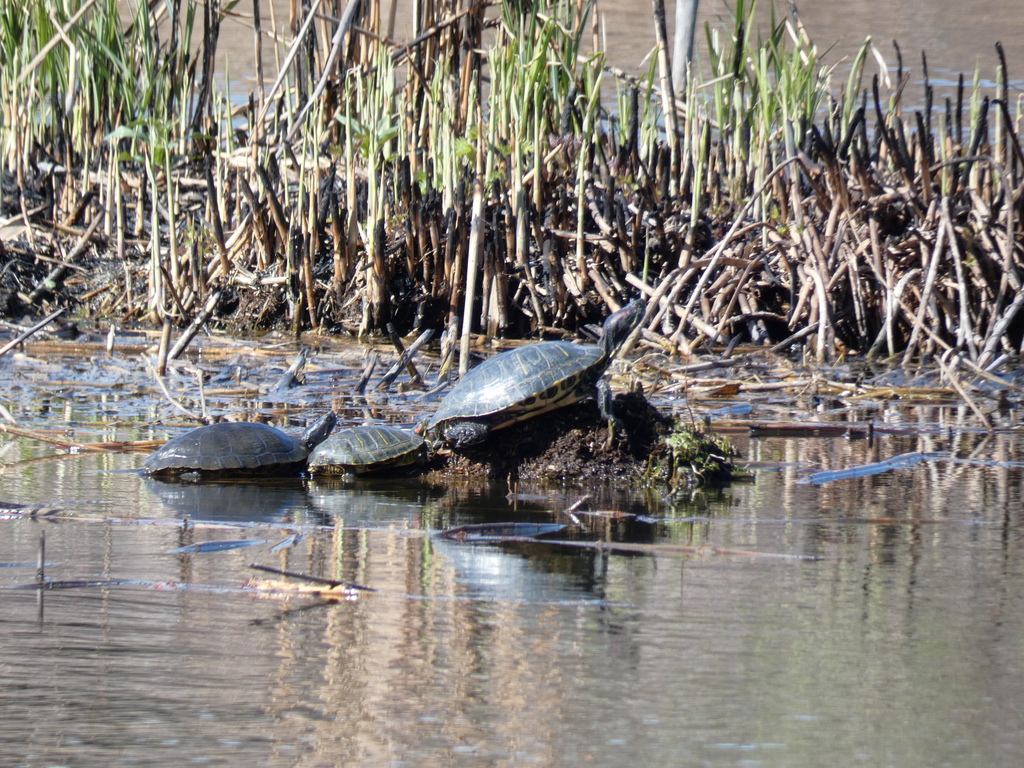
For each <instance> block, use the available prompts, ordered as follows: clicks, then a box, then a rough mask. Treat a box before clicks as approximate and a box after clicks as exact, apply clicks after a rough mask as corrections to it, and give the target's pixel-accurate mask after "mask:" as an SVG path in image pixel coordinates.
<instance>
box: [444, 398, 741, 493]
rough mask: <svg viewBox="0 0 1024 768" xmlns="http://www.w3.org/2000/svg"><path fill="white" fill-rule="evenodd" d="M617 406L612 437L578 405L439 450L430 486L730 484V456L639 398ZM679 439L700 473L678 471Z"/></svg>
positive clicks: (590, 405) (592, 412) (592, 406)
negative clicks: (460, 481) (697, 459)
mask: <svg viewBox="0 0 1024 768" xmlns="http://www.w3.org/2000/svg"><path fill="white" fill-rule="evenodd" d="M614 404H615V413H616V415H617V416H618V418H619V420H620V422H621V423H620V424H619V425H616V426H615V427H614V428H613V429H612V434H611V435H609V427H608V422H607V421H605V420H604V419H603V418H602V417H601V413H600V411H599V410H598V407H597V404H596V403H594V402H593V401H586V402H582V403H576V404H575V405H571V406H568V407H566V408H561V409H559V410H557V411H554V412H552V413H548V414H544V415H543V416H540V417H538V418H533V419H529V420H527V421H524V422H521V423H519V424H514V425H512V426H510V427H507V428H506V429H502V430H500V431H498V432H495V433H494V434H492V435H491V437H490V438H489V439H488V440H486V441H485V442H484V443H481V444H479V445H473V446H467V447H466V448H463V449H461V450H460V451H458V452H455V451H453V450H450V449H442V450H441V451H440V452H439V453H438V455H437V456H436V457H435V458H434V461H433V463H432V471H431V472H430V474H429V475H428V479H430V480H432V481H437V482H445V481H447V480H450V479H451V478H452V477H466V476H468V477H478V478H483V479H487V480H493V481H507V482H508V483H509V484H510V485H512V484H514V483H543V484H551V483H555V484H560V485H578V484H583V483H587V482H598V483H607V482H617V483H627V484H631V485H636V486H640V485H644V484H657V483H664V484H666V485H668V486H669V487H670V489H671V490H675V489H676V488H677V487H679V486H686V487H689V486H693V485H699V484H701V483H704V482H708V481H711V480H717V481H723V480H727V479H728V478H729V476H730V474H731V471H732V464H731V458H732V451H731V449H728V448H726V447H725V446H724V445H723V444H721V443H719V442H717V441H715V440H713V439H712V438H707V437H705V436H703V435H701V434H700V433H698V432H692V431H691V430H690V428H689V427H688V426H687V425H684V424H683V423H682V422H681V421H679V420H678V419H676V418H674V417H672V416H669V415H666V414H664V413H662V412H661V411H659V410H658V409H657V408H655V407H654V406H653V405H651V404H650V403H649V402H648V401H647V399H646V398H645V397H644V395H643V392H642V391H639V390H637V391H634V392H629V393H624V394H619V395H616V396H615V400H614ZM683 434H686V435H689V438H688V439H687V441H686V445H687V446H688V448H689V449H691V450H694V451H695V452H696V453H702V454H705V455H706V458H705V459H702V462H701V464H700V466H701V469H700V471H693V472H679V471H676V468H677V467H679V466H680V464H681V459H680V456H679V453H678V451H679V445H680V443H679V439H678V438H679V436H680V435H683ZM711 455H718V456H720V458H718V459H714V458H710V456H711ZM687 466H689V459H687Z"/></svg>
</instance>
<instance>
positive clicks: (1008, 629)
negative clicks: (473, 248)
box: [0, 349, 1024, 768]
mask: <svg viewBox="0 0 1024 768" xmlns="http://www.w3.org/2000/svg"><path fill="white" fill-rule="evenodd" d="M32 352H33V351H32V350H31V349H30V350H29V353H28V354H27V355H25V356H22V357H20V358H18V359H15V360H7V359H5V360H4V361H2V362H0V366H2V367H3V370H2V371H0V373H3V374H4V375H5V376H6V377H7V381H15V382H17V381H20V382H21V384H20V386H23V387H26V388H28V386H29V384H31V385H32V386H33V387H35V391H36V393H37V394H38V388H39V380H38V377H39V376H40V375H41V373H40V371H41V370H43V369H42V368H41V366H43V365H44V361H43V358H40V357H38V356H36V355H34V354H32ZM289 357H290V353H289V352H288V351H287V350H284V349H282V350H281V351H280V354H279V355H277V356H272V355H269V354H264V355H263V357H262V358H261V359H262V360H263V368H262V369H259V368H258V367H257V366H256V365H255V364H254V360H253V359H251V358H249V357H246V356H244V355H242V356H239V357H236V358H233V359H232V361H231V363H230V366H235V367H240V368H241V369H242V370H243V371H245V372H248V373H245V374H243V375H240V377H239V378H238V382H237V383H236V385H235V386H236V388H235V389H233V390H231V392H233V393H234V394H230V393H228V394H220V395H217V394H216V393H213V394H210V393H208V395H209V397H210V400H209V403H208V404H209V406H210V407H211V408H213V409H217V408H228V407H230V406H231V405H232V404H233V405H234V406H235V407H237V408H238V409H239V410H240V411H245V410H249V411H252V412H255V413H269V414H272V413H282V412H283V413H286V414H288V416H287V417H285V420H286V421H288V420H291V421H295V422H297V423H296V425H295V428H298V427H299V426H301V424H299V423H298V422H301V421H302V420H303V418H304V415H305V414H306V413H309V414H312V413H314V412H317V411H319V410H321V409H322V408H323V407H326V406H327V404H329V403H330V402H332V401H334V400H336V399H337V398H338V397H340V396H339V395H338V392H339V391H342V390H343V389H344V387H343V386H341V384H340V383H339V382H338V381H337V377H338V376H340V375H341V374H338V373H337V371H339V370H345V371H347V370H348V367H346V366H345V365H342V364H341V363H340V362H339V361H337V360H335V359H333V358H332V357H331V355H330V350H326V351H324V352H322V353H321V354H320V355H319V356H318V355H314V356H313V357H312V360H313V365H312V369H311V370H310V371H309V376H308V378H307V384H306V385H305V386H304V387H300V388H298V390H297V391H294V392H292V393H291V394H289V395H288V396H287V397H286V398H285V399H286V401H285V402H281V401H277V400H275V399H274V398H271V397H268V396H267V395H266V394H265V391H264V390H261V389H260V385H261V382H262V383H263V385H264V387H265V384H266V382H272V381H273V380H274V379H275V378H276V376H275V372H276V368H277V367H283V366H285V365H287V363H288V362H289ZM203 359H204V360H206V361H207V362H206V363H205V364H206V365H209V366H210V367H212V368H216V367H218V365H219V366H221V367H224V368H227V367H230V366H229V365H228V364H225V363H220V364H217V365H214V364H213V363H212V362H211V361H212V360H214V359H223V357H221V358H216V357H215V356H214V355H213V354H212V353H209V352H207V353H204V356H203ZM114 364H117V365H118V366H120V367H121V368H123V369H125V370H129V371H130V370H135V371H136V374H134V375H133V376H128V377H127V378H126V379H125V381H123V382H122V384H123V385H124V386H125V387H128V388H132V390H133V391H135V392H136V395H135V396H134V397H133V398H131V403H132V406H131V407H128V405H127V404H126V405H125V407H124V408H123V409H122V410H121V412H120V413H119V414H118V413H113V412H112V409H111V407H110V405H109V403H110V398H109V392H106V393H104V390H103V388H102V387H100V386H96V387H95V388H90V387H85V386H77V387H75V386H69V387H66V388H65V389H63V390H61V389H60V387H59V386H57V385H56V382H59V381H61V380H66V379H67V377H69V376H70V375H71V373H69V369H67V368H65V367H63V365H64V363H62V362H61V360H60V358H59V357H56V356H55V355H53V354H52V351H51V353H50V354H49V355H48V357H47V358H46V362H45V365H47V366H51V367H52V368H51V369H47V370H48V371H49V373H48V374H47V375H48V376H49V379H48V381H49V382H50V389H49V397H50V398H51V399H53V400H55V401H56V400H58V399H61V398H63V402H65V407H63V408H62V409H57V410H54V409H53V408H51V409H49V410H47V409H40V408H33V407H31V404H30V403H29V402H28V401H27V400H26V399H24V397H23V396H22V394H19V393H16V394H15V395H14V396H13V397H12V396H10V395H8V399H7V400H6V402H5V405H6V406H7V407H8V408H9V409H12V410H13V411H14V412H15V413H16V415H17V416H18V418H19V419H20V420H21V422H22V426H24V427H26V428H30V429H46V428H50V429H55V430H61V429H65V430H66V429H68V428H69V427H70V428H73V429H74V433H75V435H76V436H77V437H78V438H79V439H81V440H82V441H83V442H85V441H86V439H87V438H92V437H94V436H102V437H103V438H104V439H139V438H142V437H145V436H148V435H157V436H161V435H162V436H166V435H167V434H171V433H176V432H177V431H180V430H181V429H184V424H183V423H182V422H181V421H180V420H179V417H177V416H176V415H175V412H174V411H173V409H171V407H170V406H169V405H168V404H167V402H166V400H165V399H164V398H163V396H162V395H159V394H156V393H155V388H153V387H152V382H148V383H147V381H146V377H145V375H144V373H139V372H140V371H142V372H144V370H145V366H144V365H142V364H141V359H140V358H137V357H135V356H134V352H126V353H124V354H115V356H114V358H113V359H112V360H111V361H109V362H108V365H114ZM356 369H357V367H356V366H353V367H352V370H356ZM328 371H335V373H328ZM345 375H348V374H345ZM332 380H334V381H335V383H334V384H329V382H330V381H332ZM174 381H176V382H177V384H178V389H176V390H175V391H176V394H177V395H178V396H179V397H181V398H182V400H183V401H184V402H186V403H187V404H194V402H195V401H194V400H192V396H193V395H194V394H195V390H194V389H190V388H189V385H188V378H187V375H186V373H184V372H183V373H181V374H180V378H176V379H174ZM254 391H256V392H258V393H262V394H256V395H253V394H252V392H254ZM239 393H243V394H239ZM246 393H247V394H246ZM389 398H390V400H389ZM668 399H669V400H670V398H668ZM289 401H290V402H289ZM350 404H352V403H350ZM688 405H689V407H690V408H692V409H694V410H695V411H696V412H697V415H698V416H699V414H700V413H701V412H704V411H710V410H713V409H719V408H720V406H721V404H720V403H717V402H716V403H710V404H708V405H707V407H705V405H704V404H701V403H692V402H691V403H689V404H688ZM418 407H419V408H422V407H426V406H424V405H422V404H418V403H417V402H416V401H415V399H414V397H413V396H411V395H390V396H386V395H381V396H380V399H378V400H377V401H376V402H375V404H373V405H367V407H366V410H360V411H356V410H353V411H352V412H351V414H352V415H350V417H349V418H350V420H354V419H355V414H356V413H358V414H360V418H362V417H365V416H366V415H368V414H369V415H372V414H376V415H377V416H378V417H381V416H387V415H388V414H391V413H394V411H395V410H396V409H403V415H405V412H406V411H409V412H411V411H414V410H415V409H416V408H418ZM114 410H116V409H114ZM773 410H774V412H776V413H778V412H782V411H783V410H785V412H786V413H787V414H789V415H790V416H792V415H794V414H796V413H798V412H799V406H798V405H797V404H795V403H793V402H790V403H785V404H784V403H782V402H781V399H776V401H775V402H765V401H764V400H758V401H756V402H754V410H753V415H754V416H756V415H757V414H758V413H759V412H763V413H769V412H773ZM803 419H804V420H805V421H812V420H813V421H830V420H831V421H833V422H841V421H843V420H844V419H850V420H853V419H855V420H857V422H858V423H865V422H866V421H868V420H875V421H876V423H877V425H878V427H879V429H880V430H884V429H885V428H886V426H887V425H889V426H892V425H894V424H895V425H900V426H901V427H902V426H908V428H907V429H906V430H904V431H902V432H901V431H899V430H897V431H895V432H889V433H885V432H880V434H878V436H876V438H875V439H874V440H872V441H868V440H866V439H853V438H844V437H829V438H807V437H803V438H798V437H770V438H756V439H755V438H750V437H747V436H745V435H737V436H736V438H735V439H736V443H737V445H738V447H739V448H740V449H741V451H742V453H743V455H744V457H745V459H747V460H749V461H752V462H757V464H756V465H755V466H757V467H759V468H758V469H756V470H755V471H754V472H753V476H752V478H751V480H750V481H749V482H742V483H736V484H733V485H731V486H729V487H727V488H724V489H719V490H717V491H709V492H705V493H699V494H696V495H695V496H693V497H692V498H687V499H686V500H682V501H675V502H670V501H666V500H662V499H659V498H658V497H657V496H651V495H649V494H648V495H643V494H641V495H631V494H626V493H624V492H623V491H622V490H621V489H614V488H612V489H597V488H579V487H577V486H575V485H574V484H573V483H572V482H571V478H566V482H565V484H564V485H561V486H559V487H554V488H549V489H547V490H542V491H541V492H540V493H539V494H526V493H525V492H524V493H521V494H520V496H519V497H518V498H514V499H513V500H509V499H508V498H506V494H508V492H509V489H508V487H507V486H504V485H503V484H501V483H499V484H496V485H493V486H483V485H480V484H473V483H454V482H453V483H452V484H449V485H433V486H428V485H426V484H423V483H419V482H415V481H402V480H388V481H375V482H360V483H354V484H353V483H339V482H333V483H307V482H306V481H303V480H301V479H298V480H285V481H275V482H273V483H222V484H213V485H210V486H201V487H197V486H194V485H193V486H189V485H175V484H166V483H159V482H157V481H154V480H147V479H146V478H143V477H141V476H139V475H138V474H137V473H136V472H135V470H136V469H138V468H139V467H140V466H141V465H142V462H143V461H144V458H145V456H144V454H141V453H139V454H116V453H115V454H83V455H71V456H67V455H60V452H59V451H56V450H55V449H53V448H52V447H51V446H48V445H46V444H42V443H36V442H34V441H31V440H27V439H24V438H12V437H10V436H7V435H0V457H2V458H0V461H2V462H3V465H2V467H0V483H2V488H3V500H4V501H5V502H14V503H20V504H37V505H60V506H62V507H63V508H64V509H65V510H67V514H65V515H63V516H60V517H58V518H57V519H48V518H46V517H36V518H32V517H30V516H27V515H24V514H9V515H6V516H4V517H3V519H0V564H2V565H3V566H4V567H0V586H2V587H4V589H2V590H0V599H2V600H3V605H4V611H3V612H2V615H0V682H2V685H3V690H4V695H3V697H2V698H0V762H3V764H5V765H25V766H49V765H76V766H113V765H168V764H173V765H181V764H190V763H200V764H209V765H239V764H254V765H266V766H277V765H280V766H296V765H298V766H335V765H337V766H342V765H344V766H352V765H367V766H371V765H372V766H379V765H441V764H444V765H495V766H499V765H551V766H555V765H567V764H581V765H595V766H618V765H621V764H623V762H626V761H631V762H633V763H636V764H642V765H650V766H677V765H709V766H735V765H744V766H746V765H767V766H776V765H777V766H782V765H786V766H808V767H811V766H822V765H866V766H890V765H891V766H900V767H901V768H908V767H909V768H914V767H915V766H921V767H922V768H924V767H925V766H939V765H950V766H968V765H970V766H977V765H985V766H1015V765H1018V764H1019V763H1020V760H1021V756H1022V755H1024V729H1022V728H1021V727H1020V726H1021V724H1022V723H1021V713H1020V702H1021V701H1024V640H1022V638H1024V626H1022V625H1024V565H1022V563H1024V521H1022V519H1021V518H1022V509H1024V505H1022V503H1021V502H1022V499H1021V487H1022V478H1021V470H1020V468H1019V466H1018V464H1017V462H1016V460H1017V459H1018V458H1019V456H1020V450H1019V448H1020V445H1019V435H1018V433H1017V432H1016V431H1014V428H1013V427H1012V424H1011V423H1004V424H1003V427H1004V429H1001V431H999V432H997V433H996V434H993V435H987V434H985V433H983V432H982V431H979V430H976V429H974V428H973V427H972V426H971V418H970V414H969V412H967V411H966V410H962V409H957V408H953V407H939V406H930V405H929V406H898V405H897V406H893V405H892V404H889V405H888V406H885V407H883V406H881V405H879V406H878V407H875V406H867V407H866V406H865V405H864V404H859V405H857V406H856V407H855V408H854V407H849V408H843V407H836V408H835V409H833V410H832V411H825V412H820V411H810V410H808V411H804V412H803ZM149 422H155V423H156V425H155V426H150V425H149ZM161 422H162V424H161ZM910 427H912V428H910ZM911 451H922V452H927V453H928V454H930V455H934V456H938V457H940V458H932V459H929V460H927V461H922V462H920V463H918V464H915V465H913V466H911V467H905V468H898V469H895V470H893V471H891V472H887V473H884V474H879V475H873V476H867V477H860V478H852V479H847V480H842V481H837V482H834V483H828V484H825V485H821V486H815V485H810V484H805V483H802V482H800V481H801V480H802V479H805V478H806V477H807V476H808V474H809V473H810V472H811V471H812V470H820V469H839V468H845V467H850V466H856V465H860V464H865V463H869V462H875V461H880V460H884V459H886V458H889V457H891V456H894V455H898V454H902V453H907V452H911ZM585 492H592V493H593V494H594V502H593V503H592V504H591V505H590V506H589V507H585V508H584V509H585V511H586V512H603V513H606V514H601V515H593V514H583V515H581V517H580V521H581V523H582V527H583V529H584V532H583V534H581V535H584V536H586V537H597V538H602V539H604V540H606V541H609V542H620V541H621V542H633V543H638V544H643V545H645V546H646V549H644V550H643V551H640V552H619V551H609V550H605V551H593V550H589V551H588V550H580V549H575V548H569V547H566V546H559V545H553V544H546V543H540V542H538V543H533V544H516V545H507V546H491V545H472V544H465V543H460V542H456V541H448V540H443V539H439V538H437V537H436V535H434V534H436V532H437V531H438V530H439V529H441V528H445V527H449V526H453V525H463V524H467V523H475V522H476V523H478V522H485V521H489V522H494V521H525V520H529V521H550V520H559V521H561V522H570V521H567V519H566V518H565V517H564V516H560V515H557V514H556V513H557V511H558V510H561V509H564V508H565V507H566V506H568V504H569V503H571V502H572V501H573V500H575V499H576V498H578V497H579V496H580V495H581V494H583V493H585ZM610 512H617V513H629V514H631V515H634V516H632V517H622V516H616V515H612V514H607V513H610ZM185 518H188V519H189V521H190V523H189V525H188V526H183V524H182V521H183V520H184V519H185ZM295 534H298V535H299V536H300V538H299V540H298V542H297V543H295V544H294V546H291V547H288V548H284V549H277V550H274V549H273V548H274V546H275V545H276V544H278V543H280V542H282V541H285V540H286V539H288V537H290V536H293V535H295ZM41 536H45V547H46V549H45V552H46V561H47V565H46V574H45V575H46V578H47V579H48V580H50V582H51V583H53V582H56V586H57V587H60V586H61V585H62V583H63V584H64V586H68V587H70V586H71V585H69V584H67V582H85V581H89V580H109V581H116V582H117V583H107V584H104V585H97V586H79V587H77V588H52V589H48V590H46V591H43V592H39V591H37V590H35V589H13V587H17V586H18V585H29V584H31V583H32V582H33V580H34V579H35V570H36V565H35V563H36V558H37V553H38V548H39V542H40V537H41ZM228 540H231V541H235V540H251V541H258V542H260V543H258V544H256V545H254V546H250V547H245V548H236V549H228V550H223V551H213V552H208V553H188V552H181V551H174V550H179V549H180V548H181V547H182V546H187V545H192V544H199V543H203V542H214V541H228ZM668 545H677V546H676V548H674V549H670V548H669V546H668ZM682 547H692V548H694V549H691V550H683V549H682ZM251 563H258V564H262V565H267V566H272V567H277V568H284V569H288V570H292V571H299V572H303V573H307V574H312V575H316V576H321V577H325V578H332V579H339V580H344V581H349V582H355V583H358V584H362V585H366V586H370V587H373V588H374V589H377V590H379V591H378V592H372V593H369V592H361V593H359V594H358V595H357V596H355V597H353V598H351V599H342V600H339V601H335V602H325V601H321V600H318V599H316V598H313V597H304V596H299V595H291V596H282V595H276V596H268V595H263V594H259V593H257V592H255V591H253V590H251V589H247V588H246V587H245V585H246V584H247V582H248V580H249V579H251V578H252V577H254V576H256V575H258V573H257V572H256V571H253V570H252V569H250V568H249V565H250V564H251Z"/></svg>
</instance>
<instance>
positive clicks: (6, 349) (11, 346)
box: [0, 307, 65, 357]
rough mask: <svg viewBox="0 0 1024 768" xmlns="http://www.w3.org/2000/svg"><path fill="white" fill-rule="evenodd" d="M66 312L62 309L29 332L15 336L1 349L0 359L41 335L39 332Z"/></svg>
mask: <svg viewBox="0 0 1024 768" xmlns="http://www.w3.org/2000/svg"><path fill="white" fill-rule="evenodd" d="M64 312H65V309H64V308H63V307H61V308H60V309H58V310H55V311H53V312H51V313H50V314H49V315H47V316H46V317H44V318H43V319H42V320H40V321H39V322H38V323H36V324H35V325H33V326H32V327H31V328H29V329H28V330H26V331H23V332H22V333H19V334H18V335H17V336H15V337H14V338H13V339H11V340H10V341H9V342H7V343H6V344H4V345H3V346H2V347H0V357H3V356H4V355H6V354H7V353H8V352H10V351H11V350H12V349H14V348H15V347H16V346H18V345H19V344H21V343H22V342H24V341H25V340H26V339H29V338H31V337H32V336H34V335H35V334H37V333H39V331H41V330H42V329H43V328H45V327H46V326H48V325H49V324H50V323H52V322H53V321H54V320H56V319H57V318H58V317H60V316H61V315H63V314H64Z"/></svg>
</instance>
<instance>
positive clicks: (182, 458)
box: [146, 411, 338, 476]
mask: <svg viewBox="0 0 1024 768" xmlns="http://www.w3.org/2000/svg"><path fill="white" fill-rule="evenodd" d="M337 421H338V417H337V415H336V414H335V413H334V411H328V412H327V413H326V414H325V415H324V416H323V417H321V418H320V419H318V420H317V421H316V423H314V424H313V425H312V426H310V427H309V428H308V429H306V431H305V432H303V433H302V435H301V436H299V437H295V436H293V435H289V434H286V433H285V432H282V431H281V430H279V429H275V428H274V427H271V426H268V425H267V424H259V423H256V422H249V421H235V422H223V423H220V424H210V425H208V426H205V427H198V428H197V429H193V430H191V431H189V432H186V433H185V434H183V435H178V436H177V437H175V438H172V439H171V440H168V441H167V442H166V443H165V444H164V445H163V446H162V447H161V448H160V449H159V450H157V451H156V452H154V453H153V454H152V455H151V456H150V457H149V458H148V459H146V469H147V470H148V471H149V473H150V474H152V475H181V474H185V473H198V474H200V475H264V476H274V475H293V474H298V473H299V472H301V471H302V470H303V469H305V467H306V458H307V457H308V456H309V452H310V451H311V450H312V449H313V448H314V447H315V446H317V445H319V444H320V443H322V442H323V441H324V440H325V439H327V436H328V435H329V434H330V433H331V430H332V429H334V425H335V424H336V423H337Z"/></svg>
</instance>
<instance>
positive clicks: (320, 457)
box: [309, 426, 427, 475]
mask: <svg viewBox="0 0 1024 768" xmlns="http://www.w3.org/2000/svg"><path fill="white" fill-rule="evenodd" d="M426 455H427V443H426V441H425V440H424V439H423V438H422V437H420V436H419V435H417V434H415V433H413V432H411V431H409V430H405V429H398V428H397V427H387V426H362V427H349V428H347V429H342V430H339V431H338V432H335V433H334V434H333V435H331V437H330V438H328V439H327V440H325V441H324V442H322V443H320V445H318V446H317V447H316V448H315V449H314V450H313V452H312V453H311V454H310V455H309V471H310V473H311V474H314V475H343V474H352V475H361V474H366V473H371V472H382V471H385V470H391V469H398V468H401V467H409V466H412V465H414V464H419V463H422V461H423V460H424V459H425V458H426Z"/></svg>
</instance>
